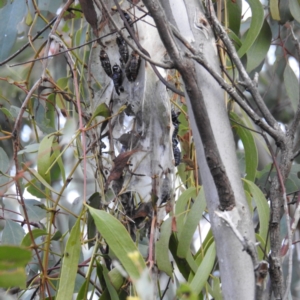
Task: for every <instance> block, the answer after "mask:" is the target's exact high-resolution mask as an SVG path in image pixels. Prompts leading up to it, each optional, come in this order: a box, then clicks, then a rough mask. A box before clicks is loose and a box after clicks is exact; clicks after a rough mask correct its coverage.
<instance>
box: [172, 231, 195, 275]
mask: <svg viewBox="0 0 300 300" xmlns="http://www.w3.org/2000/svg"><path fill="white" fill-rule="evenodd" d="M177 247H178V242H177V239H176V235H175V233H173V234H171V238H170V244H169V249H170V251H171V253H172V255H173V257H174V260H175V262H176V266H177V267H178V270H179V271H180V273H181V275H182V276H183V277H184V278H185V280H188V278H189V274H190V272H191V271H192V268H191V266H190V265H189V263H188V262H187V260H186V259H185V258H180V257H178V256H177ZM196 269H197V268H196Z"/></svg>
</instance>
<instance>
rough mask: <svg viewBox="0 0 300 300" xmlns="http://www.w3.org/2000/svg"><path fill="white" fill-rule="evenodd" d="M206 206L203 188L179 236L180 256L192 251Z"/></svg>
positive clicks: (178, 250)
mask: <svg viewBox="0 0 300 300" xmlns="http://www.w3.org/2000/svg"><path fill="white" fill-rule="evenodd" d="M205 207H206V202H205V195H204V189H203V188H202V189H201V190H200V192H199V194H198V196H197V198H196V199H195V202H194V204H193V206H192V207H191V210H190V212H189V213H188V215H187V219H186V222H185V224H184V226H183V228H182V230H181V232H180V234H179V236H178V248H177V255H178V256H179V257H182V258H183V257H186V256H187V253H188V251H190V244H191V241H192V238H193V235H194V232H195V230H196V228H197V226H198V224H199V222H200V219H201V217H202V214H203V211H204V209H205Z"/></svg>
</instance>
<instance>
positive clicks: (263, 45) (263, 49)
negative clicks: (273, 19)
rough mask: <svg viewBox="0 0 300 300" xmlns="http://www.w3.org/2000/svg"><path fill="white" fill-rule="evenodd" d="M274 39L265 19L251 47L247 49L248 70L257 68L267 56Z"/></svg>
mask: <svg viewBox="0 0 300 300" xmlns="http://www.w3.org/2000/svg"><path fill="white" fill-rule="evenodd" d="M271 40H272V31H271V28H270V26H269V23H268V22H267V21H266V20H265V21H264V23H263V26H262V28H261V30H260V32H259V35H258V36H257V38H256V40H255V42H254V43H253V45H252V46H251V48H250V49H249V50H248V51H247V72H250V71H252V70H254V69H255V68H257V67H258V66H259V65H260V64H261V62H262V61H263V60H264V59H265V58H266V56H267V53H268V51H269V48H270V45H271Z"/></svg>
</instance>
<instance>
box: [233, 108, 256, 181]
mask: <svg viewBox="0 0 300 300" xmlns="http://www.w3.org/2000/svg"><path fill="white" fill-rule="evenodd" d="M230 117H231V118H232V119H233V120H234V121H235V122H232V126H233V128H234V129H235V131H236V132H237V134H238V136H239V137H240V139H241V141H242V143H243V145H244V151H245V164H246V166H245V173H246V179H247V180H251V181H254V180H255V174H256V169H257V166H258V154H257V149H256V144H255V140H254V137H253V133H252V132H251V131H250V130H248V129H246V128H244V127H242V126H239V125H238V124H241V125H244V122H243V121H242V119H240V118H239V117H238V116H237V115H236V114H235V113H233V112H231V113H230ZM236 122H237V123H236Z"/></svg>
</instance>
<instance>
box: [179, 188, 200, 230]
mask: <svg viewBox="0 0 300 300" xmlns="http://www.w3.org/2000/svg"><path fill="white" fill-rule="evenodd" d="M191 197H196V188H195V187H190V188H188V189H187V190H186V191H184V192H183V193H182V194H181V195H180V196H179V198H178V200H177V202H176V206H175V216H176V225H177V232H178V235H180V233H181V230H182V228H183V224H184V220H185V218H186V216H187V213H188V212H187V203H188V201H189V200H190V199H191Z"/></svg>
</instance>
